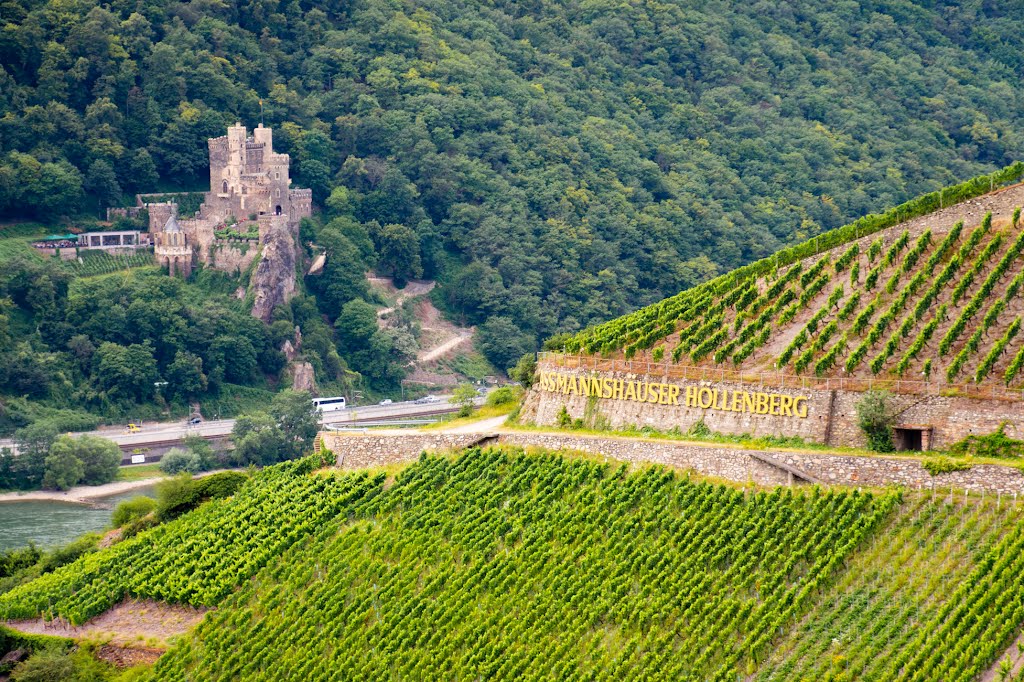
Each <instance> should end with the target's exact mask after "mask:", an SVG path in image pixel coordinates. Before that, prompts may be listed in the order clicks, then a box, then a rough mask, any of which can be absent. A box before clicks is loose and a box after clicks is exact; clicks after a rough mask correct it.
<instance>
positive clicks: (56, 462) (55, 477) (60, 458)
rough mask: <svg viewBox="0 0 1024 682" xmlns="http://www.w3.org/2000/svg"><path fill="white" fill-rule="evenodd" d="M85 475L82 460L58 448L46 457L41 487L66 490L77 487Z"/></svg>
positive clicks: (68, 451) (66, 450)
mask: <svg viewBox="0 0 1024 682" xmlns="http://www.w3.org/2000/svg"><path fill="white" fill-rule="evenodd" d="M84 475H85V465H84V464H82V460H80V459H78V458H77V457H75V455H74V453H73V452H71V451H70V450H68V449H66V448H58V449H57V450H56V451H55V452H53V453H51V454H50V455H48V456H47V457H46V468H45V470H44V473H43V487H44V488H50V489H52V490H68V489H70V488H72V487H73V486H75V485H77V484H78V482H79V481H81V480H82V476H84Z"/></svg>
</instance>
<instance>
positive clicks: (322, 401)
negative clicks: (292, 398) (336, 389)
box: [313, 397, 345, 414]
mask: <svg viewBox="0 0 1024 682" xmlns="http://www.w3.org/2000/svg"><path fill="white" fill-rule="evenodd" d="M313 406H314V407H315V408H316V409H318V410H319V411H320V413H321V414H323V413H324V412H336V411H337V410H344V409H345V398H343V397H338V398H316V399H315V400H313Z"/></svg>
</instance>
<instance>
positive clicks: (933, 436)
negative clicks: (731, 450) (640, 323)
mask: <svg viewBox="0 0 1024 682" xmlns="http://www.w3.org/2000/svg"><path fill="white" fill-rule="evenodd" d="M862 397H863V394H862V393H859V392H855V391H848V390H822V389H818V388H806V389H789V388H786V389H780V388H773V387H762V386H759V385H758V384H756V383H753V384H748V383H741V382H737V381H722V382H718V381H692V380H681V379H678V378H668V377H663V376H654V375H649V374H639V373H637V374H634V373H628V372H620V371H616V372H594V371H591V370H580V369H568V368H564V367H558V366H555V365H554V364H553V363H552V364H548V363H545V362H543V361H542V362H541V363H540V365H539V366H538V374H537V381H536V382H535V383H534V386H533V388H531V389H530V392H529V393H528V394H527V397H526V400H525V402H524V404H523V409H522V411H521V413H520V419H521V420H522V421H524V422H525V423H534V424H537V425H549V426H553V425H557V424H558V420H559V415H560V414H561V413H562V410H563V408H564V409H565V412H566V413H567V414H568V416H569V417H570V418H572V419H574V420H575V419H580V420H582V421H583V423H584V424H585V425H587V426H589V427H596V428H601V427H607V428H612V429H618V428H624V427H627V426H635V427H640V428H643V427H645V426H647V427H651V428H654V429H657V430H659V431H669V430H671V429H679V430H680V431H684V432H685V431H688V430H690V429H691V428H693V427H694V426H695V425H696V424H698V423H699V422H701V421H703V423H704V424H705V425H706V426H707V427H708V428H709V429H711V430H712V431H717V432H719V433H725V434H731V435H743V434H749V435H750V436H753V437H758V436H789V437H799V438H803V439H804V440H806V441H809V442H815V443H823V444H825V445H839V446H850V447H864V446H865V445H866V441H865V439H864V434H863V433H862V432H861V430H860V428H859V427H858V425H857V410H856V406H857V403H858V402H859V401H860V400H861V398H862ZM892 406H893V408H894V410H895V412H896V415H897V416H896V427H897V428H898V429H901V430H903V431H906V432H913V433H917V434H920V436H919V437H920V438H921V442H920V449H925V450H928V449H941V448H945V447H948V446H949V445H951V444H953V443H955V442H957V441H959V440H962V439H963V438H965V437H967V436H969V435H985V434H989V433H992V432H994V431H995V430H996V429H997V428H998V427H999V425H1000V424H1001V423H1004V422H1005V423H1006V424H1007V428H1006V433H1007V435H1009V436H1011V437H1016V438H1021V437H1024V405H1022V404H1021V403H1020V402H1019V401H1004V400H979V399H975V398H964V397H954V396H941V395H917V394H894V395H893V396H892ZM563 419H564V417H563ZM898 433H901V432H898ZM913 449H918V448H913Z"/></svg>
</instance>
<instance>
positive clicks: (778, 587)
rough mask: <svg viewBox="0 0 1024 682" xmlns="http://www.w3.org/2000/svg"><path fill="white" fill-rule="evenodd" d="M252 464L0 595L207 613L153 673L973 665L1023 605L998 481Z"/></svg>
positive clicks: (421, 673) (9, 611)
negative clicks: (805, 486) (793, 480)
mask: <svg viewBox="0 0 1024 682" xmlns="http://www.w3.org/2000/svg"><path fill="white" fill-rule="evenodd" d="M318 464H319V462H318V461H317V460H314V459H312V458H307V459H305V460H302V461H298V462H288V463H285V464H282V465H278V466H275V467H270V468H268V469H265V470H263V471H261V472H258V473H255V474H254V475H253V476H252V477H251V478H250V480H249V481H248V482H247V483H246V484H245V485H244V486H243V487H242V488H241V489H240V490H239V491H238V492H237V493H236V494H235V495H234V496H233V497H231V498H227V499H223V500H216V501H213V502H210V503H207V504H205V505H203V506H202V507H200V508H199V509H197V510H195V511H192V512H189V513H187V514H185V515H183V516H181V517H179V518H178V519H177V520H174V521H170V522H167V523H164V524H162V525H159V526H157V527H156V528H154V529H152V530H148V531H143V532H140V533H139V534H138V535H136V536H135V537H132V538H131V539H128V540H125V541H124V542H121V543H119V544H116V545H114V546H113V547H111V548H109V549H105V550H100V551H97V552H95V553H91V554H87V555H86V556H84V557H82V558H80V559H78V560H77V561H75V562H73V563H70V564H68V565H66V566H63V567H61V568H58V569H57V570H55V571H53V572H52V573H47V574H46V575H43V576H42V577H41V578H39V579H37V580H35V581H33V582H29V583H26V584H23V585H20V586H18V587H15V588H14V589H11V590H10V591H8V592H6V593H4V594H0V617H4V618H36V617H38V616H40V615H42V616H44V617H46V618H57V617H60V618H64V619H67V620H68V621H70V622H71V623H82V622H84V621H86V620H87V619H89V618H91V617H93V616H95V615H97V614H100V613H103V612H104V611H106V610H107V609H109V608H110V607H111V606H112V605H114V604H116V603H117V602H118V601H119V600H121V599H123V598H126V597H138V598H152V599H158V600H165V601H168V602H173V603H185V604H192V605H197V606H198V605H203V606H216V607H217V608H216V610H214V611H212V612H210V613H209V614H207V616H206V618H205V619H204V620H203V622H202V623H201V624H200V625H198V626H197V627H196V628H195V629H194V630H193V631H192V632H190V633H188V634H187V635H184V636H182V637H181V639H180V640H178V641H177V642H176V643H175V644H174V645H173V646H172V648H171V649H170V651H168V652H167V653H166V654H164V655H163V656H162V657H161V658H160V659H159V661H157V663H156V665H155V667H153V668H152V670H151V671H149V672H148V673H147V674H140V675H139V676H136V677H133V678H132V679H154V680H181V679H191V680H265V679H278V680H326V679H333V678H341V679H359V680H396V679H400V680H434V679H449V678H451V679H456V678H457V679H478V678H479V679H493V680H564V679H575V678H580V679H594V680H609V681H612V680H614V681H616V682H619V681H622V680H682V679H693V680H722V681H725V680H730V681H731V680H736V679H738V678H739V676H742V678H743V679H747V680H787V681H788V680H797V679H808V680H811V679H813V680H900V681H903V680H906V681H908V682H909V681H910V680H923V681H929V682H930V681H932V680H936V681H937V680H963V681H965V682H966V681H968V680H974V679H977V678H978V675H979V674H980V673H981V672H983V671H985V670H986V669H988V668H989V666H991V665H993V664H994V663H995V662H996V661H997V659H999V658H1000V657H1001V655H1002V654H1003V652H1004V651H1005V650H1007V647H1011V645H1012V640H1013V637H1014V635H1015V634H1016V633H1017V632H1018V631H1019V629H1020V625H1021V622H1022V621H1024V593H1022V591H1021V589H1022V582H1024V577H1022V576H1024V571H1022V568H1024V553H1022V552H1021V548H1022V547H1024V526H1022V525H1021V520H1020V515H1019V509H1018V507H1017V506H1016V503H1015V502H1012V501H1011V500H1009V498H1006V497H1004V498H1002V499H993V498H992V497H991V496H990V497H989V498H988V499H987V500H986V499H983V498H979V497H977V496H972V497H970V498H968V497H961V495H960V494H957V495H956V496H955V497H954V496H953V495H952V494H950V495H948V496H947V495H945V494H942V493H939V494H929V493H922V492H910V493H906V494H904V495H901V494H900V493H895V492H888V493H863V492H861V491H853V490H849V489H847V490H822V489H819V488H816V487H815V488H813V489H810V490H792V489H781V488H777V489H775V490H772V491H756V490H751V489H741V488H734V487H728V486H724V485H714V484H712V483H709V482H707V481H702V480H697V479H692V480H691V477H690V476H688V475H687V476H679V475H677V474H675V473H673V472H671V471H667V470H664V469H659V468H650V469H643V470H640V471H629V470H628V469H627V468H626V467H625V466H621V467H617V466H614V465H611V464H608V463H596V462H591V461H586V460H580V459H573V458H569V457H563V456H560V455H558V454H556V453H544V452H539V453H532V454H525V453H523V452H522V451H518V450H514V449H491V450H480V449H475V448H474V449H470V450H467V451H465V452H464V453H461V454H460V455H458V456H452V457H447V458H438V457H427V456H424V457H423V458H421V459H420V461H419V462H417V463H415V464H413V465H411V466H409V467H408V468H406V469H405V470H403V471H401V472H400V473H398V474H397V476H395V477H394V478H393V479H392V480H386V477H385V475H384V474H383V473H379V474H377V475H375V476H374V475H370V476H368V475H367V474H366V473H362V472H360V473H356V474H347V475H344V474H341V473H338V472H313V471H311V470H312V469H313V468H314V467H315V466H318Z"/></svg>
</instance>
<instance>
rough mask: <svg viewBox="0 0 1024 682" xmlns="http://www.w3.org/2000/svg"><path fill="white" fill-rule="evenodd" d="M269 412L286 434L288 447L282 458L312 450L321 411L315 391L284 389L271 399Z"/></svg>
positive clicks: (299, 455)
mask: <svg viewBox="0 0 1024 682" xmlns="http://www.w3.org/2000/svg"><path fill="white" fill-rule="evenodd" d="M270 416H271V417H273V418H274V420H275V421H276V423H277V427H278V428H279V429H280V430H281V432H282V434H283V436H284V441H285V449H284V451H283V452H281V453H280V456H279V458H280V459H282V460H285V459H295V458H297V457H301V456H303V455H305V454H308V453H309V452H312V450H313V441H314V440H315V439H316V434H317V432H319V430H320V414H319V412H318V411H317V409H316V406H315V405H314V404H313V396H312V395H310V394H309V393H308V392H307V391H293V390H291V389H286V390H284V391H281V392H280V393H278V394H277V395H275V396H274V399H273V400H272V401H271V402H270Z"/></svg>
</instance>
